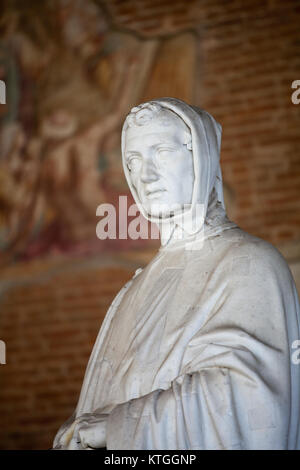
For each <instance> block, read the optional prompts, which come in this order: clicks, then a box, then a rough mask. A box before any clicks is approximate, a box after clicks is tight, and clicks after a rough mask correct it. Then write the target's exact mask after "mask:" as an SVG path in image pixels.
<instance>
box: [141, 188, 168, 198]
mask: <svg viewBox="0 0 300 470" xmlns="http://www.w3.org/2000/svg"><path fill="white" fill-rule="evenodd" d="M164 192H166V190H165V189H155V190H153V191H147V192H146V197H147V199H155V198H157V197H160V195H161V194H162V193H164Z"/></svg>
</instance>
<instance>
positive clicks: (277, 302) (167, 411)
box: [54, 98, 300, 449]
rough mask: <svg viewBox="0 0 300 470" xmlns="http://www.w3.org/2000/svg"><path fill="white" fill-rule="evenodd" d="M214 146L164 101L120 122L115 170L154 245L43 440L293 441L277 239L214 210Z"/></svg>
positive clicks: (287, 323) (299, 387) (217, 180)
mask: <svg viewBox="0 0 300 470" xmlns="http://www.w3.org/2000/svg"><path fill="white" fill-rule="evenodd" d="M220 142H221V127H220V125H219V124H217V123H216V121H215V120H214V119H213V118H212V117H211V116H210V115H209V114H208V113H206V112H205V111H202V110H199V109H197V108H194V107H192V106H189V105H187V104H185V103H183V102H181V101H179V100H176V99H168V98H166V99H160V100H155V102H151V103H150V104H145V105H141V106H140V107H136V108H134V109H133V110H132V112H131V114H130V115H129V117H128V118H127V119H126V121H125V123H124V128H123V132H122V154H123V164H124V171H125V175H126V178H127V181H128V184H129V187H130V189H131V191H132V194H133V196H134V198H135V200H136V203H137V204H138V206H139V208H140V210H141V212H142V213H143V215H144V216H145V217H146V218H148V219H149V220H152V221H154V222H156V223H158V224H159V225H160V229H161V237H162V246H161V249H160V250H159V251H158V253H157V255H156V256H155V257H154V258H153V260H152V261H151V262H150V263H149V264H148V265H147V266H146V267H145V268H144V269H143V270H141V271H140V272H137V273H136V275H135V276H134V277H133V278H132V279H131V280H130V281H129V282H128V283H127V284H126V285H125V286H124V287H123V289H122V290H121V291H120V292H119V294H118V295H117V297H116V298H115V299H114V301H113V302H112V304H111V307H110V309H109V311H108V312H107V315H106V317H105V320H104V322H103V324H102V327H101V330H100V332H99V335H98V338H97V340H96V343H95V346H94V349H93V352H92V354H91V357H90V360H89V363H88V366H87V370H86V374H85V378H84V382H83V386H82V390H81V395H80V399H79V402H78V405H77V408H76V410H75V412H74V414H73V416H72V417H71V418H70V419H69V421H68V422H67V423H65V424H64V425H62V427H61V428H60V430H59V431H58V433H57V435H56V438H55V441H54V448H56V449H92V448H99V447H104V446H106V447H107V448H108V449H299V448H300V442H299V439H300V433H299V418H300V369H299V367H300V365H297V364H294V363H293V362H292V361H291V356H292V352H293V350H292V344H293V342H294V341H295V340H298V339H300V331H299V300H298V296H297V292H296V289H295V285H294V281H293V278H292V275H291V273H290V270H289V268H288V266H287V263H286V261H285V260H284V258H283V257H282V255H281V254H280V253H279V252H278V251H277V249H276V248H274V247H273V246H272V245H270V244H269V243H267V242H265V241H263V240H260V239H258V238H256V237H253V236H251V235H249V234H247V233H245V232H243V231H242V230H241V229H240V228H239V227H237V226H236V225H235V224H234V223H233V222H231V221H229V220H228V218H227V217H226V212H225V207H224V201H223V191H222V176H221V169H220V164H219V154H220ZM160 203H162V204H164V208H163V211H161V212H160V211H159V210H158V208H157V204H160ZM197 205H200V206H201V207H202V209H203V211H202V212H200V213H198V212H197V211H196V207H197ZM168 208H169V211H168ZM159 212H160V213H159ZM182 212H184V213H185V215H186V217H185V218H184V220H183V218H182ZM199 214H200V215H199ZM62 393H63V392H62Z"/></svg>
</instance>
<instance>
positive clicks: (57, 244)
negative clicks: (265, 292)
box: [0, 0, 300, 449]
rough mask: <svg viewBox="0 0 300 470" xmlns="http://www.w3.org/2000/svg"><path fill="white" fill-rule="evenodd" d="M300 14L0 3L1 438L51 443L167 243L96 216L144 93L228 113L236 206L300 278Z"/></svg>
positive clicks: (266, 8) (16, 445)
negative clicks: (126, 298)
mask: <svg viewBox="0 0 300 470" xmlns="http://www.w3.org/2000/svg"><path fill="white" fill-rule="evenodd" d="M299 25H300V4H299V1H296V0H293V1H291V0H286V1H284V2H283V1H281V0H232V1H228V0H189V1H188V0H95V1H93V0H44V1H39V0H31V1H29V0H26V1H25V0H23V1H22V2H18V1H9V0H6V1H5V2H4V6H3V9H2V13H1V42H0V79H2V80H4V82H5V84H6V94H7V96H6V98H7V99H6V104H5V105H3V104H2V105H0V118H1V134H0V138H1V147H0V243H1V274H0V309H1V316H0V339H1V340H3V341H5V343H6V347H7V350H6V364H2V365H0V380H1V384H0V420H1V427H0V447H1V448H2V449H47V448H50V447H51V444H52V439H53V437H54V435H55V432H56V431H57V429H58V427H59V426H60V425H61V423H62V422H63V421H64V420H65V419H67V418H68V417H69V415H70V414H71V413H72V412H73V409H74V407H75V405H76V402H77V399H78V394H79V391H80V386H81V383H82V379H83V375H84V370H85V367H86V364H87V361H88V357H89V355H90V352H91V349H92V346H93V344H94V341H95V339H96V335H97V333H98V330H99V327H100V325H101V322H102V319H103V317H104V315H105V312H106V310H107V308H108V306H109V305H110V303H111V301H112V299H113V297H114V295H115V294H116V293H117V291H118V290H119V289H120V288H121V286H122V285H123V284H124V283H125V282H126V281H127V280H128V279H129V278H130V277H131V276H132V274H133V273H134V271H135V270H136V269H137V268H138V267H140V266H143V265H145V263H147V262H148V260H149V259H151V257H152V256H153V254H154V253H155V250H156V249H157V246H158V242H155V241H152V242H148V241H145V240H136V241H134V240H99V239H98V238H97V237H96V231H95V229H96V224H97V222H98V220H99V218H98V217H96V208H97V206H98V205H99V204H101V203H103V202H111V203H114V204H117V202H118V197H119V195H129V193H128V189H127V186H126V183H125V179H124V177H123V173H122V168H121V158H120V129H121V125H122V121H123V119H124V117H125V115H126V113H127V112H128V111H129V109H130V108H131V107H132V106H134V105H135V104H138V103H140V102H143V101H146V100H148V99H151V98H157V97H161V96H174V97H178V98H181V99H183V100H185V101H187V102H190V103H193V104H196V105H198V106H200V107H203V108H204V109H206V110H207V111H209V112H210V113H211V114H212V115H213V116H214V117H215V118H216V119H217V120H218V121H219V122H220V123H221V124H222V126H223V143H222V153H221V161H222V169H223V177H224V184H225V197H226V203H227V208H228V213H229V216H230V217H231V218H232V219H233V220H235V221H236V222H237V223H238V224H239V225H240V227H241V228H242V229H244V230H246V231H248V232H250V233H252V234H254V235H256V236H259V237H262V238H264V239H266V240H268V241H270V242H272V243H273V244H275V245H276V246H277V247H278V248H279V249H280V250H281V252H282V253H283V254H284V256H285V257H286V258H287V260H288V262H289V264H290V267H291V269H292V271H293V273H294V276H295V279H296V281H297V283H298V287H299V286H300V210H299V209H300V199H299V196H300V104H299V105H295V104H293V103H292V101H291V95H292V92H293V90H292V88H291V85H292V82H293V81H294V80H297V79H300V28H299ZM129 197H130V196H129Z"/></svg>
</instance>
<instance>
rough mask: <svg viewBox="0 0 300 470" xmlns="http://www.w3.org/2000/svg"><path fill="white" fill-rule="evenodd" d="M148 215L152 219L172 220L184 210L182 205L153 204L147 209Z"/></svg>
mask: <svg viewBox="0 0 300 470" xmlns="http://www.w3.org/2000/svg"><path fill="white" fill-rule="evenodd" d="M145 209H146V212H147V214H148V215H149V216H150V217H155V218H159V219H166V220H167V219H172V218H173V217H174V215H176V214H179V213H181V212H182V210H183V209H184V206H183V205H182V204H178V203H176V204H168V205H167V204H165V203H164V204H155V205H154V204H153V205H152V204H151V205H147V207H145Z"/></svg>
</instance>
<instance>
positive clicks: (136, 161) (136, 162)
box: [127, 157, 141, 172]
mask: <svg viewBox="0 0 300 470" xmlns="http://www.w3.org/2000/svg"><path fill="white" fill-rule="evenodd" d="M140 165H141V159H140V158H138V157H131V158H130V159H129V161H128V163H127V167H128V170H129V171H130V172H135V171H138V170H139V168H140Z"/></svg>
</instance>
